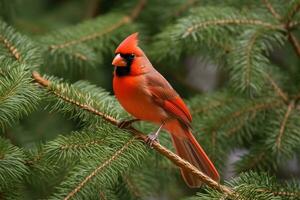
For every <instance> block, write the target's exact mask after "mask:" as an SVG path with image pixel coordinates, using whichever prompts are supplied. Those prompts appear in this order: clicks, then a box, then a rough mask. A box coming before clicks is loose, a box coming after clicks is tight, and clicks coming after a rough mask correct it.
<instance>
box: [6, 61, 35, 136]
mask: <svg viewBox="0 0 300 200" xmlns="http://www.w3.org/2000/svg"><path fill="white" fill-rule="evenodd" d="M0 63H1V65H2V67H3V68H2V69H3V70H5V71H4V76H0V85H1V87H0V113H1V114H0V127H1V129H2V131H3V130H4V129H5V128H6V127H7V126H12V125H13V123H15V122H16V121H17V120H19V119H20V118H22V117H23V116H24V115H28V114H29V113H30V112H32V111H33V110H34V109H35V108H36V106H37V104H38V102H39V99H40V94H39V92H38V91H37V90H36V88H35V86H34V85H33V84H32V83H31V81H32V79H31V78H30V76H29V75H30V72H28V67H27V66H26V65H24V64H20V65H19V64H18V65H19V66H18V65H17V63H14V64H11V63H10V62H1V60H0Z"/></svg>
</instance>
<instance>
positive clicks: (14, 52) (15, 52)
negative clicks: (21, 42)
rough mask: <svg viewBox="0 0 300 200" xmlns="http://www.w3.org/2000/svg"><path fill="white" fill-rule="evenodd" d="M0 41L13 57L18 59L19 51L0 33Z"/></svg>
mask: <svg viewBox="0 0 300 200" xmlns="http://www.w3.org/2000/svg"><path fill="white" fill-rule="evenodd" d="M0 42H3V44H4V45H5V47H6V48H7V49H8V50H9V52H10V53H11V54H12V55H13V57H15V59H16V60H18V61H19V60H20V59H21V58H20V53H19V51H18V49H17V48H16V47H15V46H13V44H11V43H10V42H9V41H8V39H7V38H5V37H4V36H3V35H0Z"/></svg>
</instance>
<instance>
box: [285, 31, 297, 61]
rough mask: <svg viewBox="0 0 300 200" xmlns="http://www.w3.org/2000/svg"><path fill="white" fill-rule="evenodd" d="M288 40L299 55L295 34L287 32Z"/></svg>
mask: <svg viewBox="0 0 300 200" xmlns="http://www.w3.org/2000/svg"><path fill="white" fill-rule="evenodd" d="M288 40H289V41H290V43H291V44H292V46H293V48H294V50H295V52H296V54H297V55H298V57H300V43H299V41H298V39H297V38H296V36H295V35H294V34H293V33H291V32H288Z"/></svg>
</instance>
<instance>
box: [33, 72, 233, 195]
mask: <svg viewBox="0 0 300 200" xmlns="http://www.w3.org/2000/svg"><path fill="white" fill-rule="evenodd" d="M32 75H33V78H34V79H35V81H36V82H37V83H39V84H40V85H41V86H43V87H45V88H49V87H50V85H51V83H50V82H49V81H48V80H46V79H44V78H42V77H41V76H40V75H39V74H38V73H37V72H33V74H32ZM50 92H51V91H50ZM58 97H60V96H58ZM66 101H67V102H70V103H74V104H75V105H76V106H78V107H80V108H81V109H84V110H86V111H88V112H90V113H92V114H95V115H98V116H100V117H101V118H103V119H105V120H106V121H107V122H109V123H111V124H112V125H115V126H117V125H118V121H117V120H116V119H115V118H113V117H110V116H107V115H105V114H104V113H102V112H100V111H98V110H95V109H94V108H91V107H90V106H89V105H86V104H78V103H76V102H74V101H72V100H68V99H66ZM126 130H128V131H130V132H131V133H133V134H134V135H135V138H137V139H139V140H142V141H143V142H146V141H147V136H145V134H143V133H141V132H140V131H138V130H137V129H135V128H133V127H128V128H126ZM152 147H153V148H154V149H155V150H156V151H158V152H159V153H160V154H162V155H164V156H165V157H167V158H168V159H169V160H171V161H172V162H173V163H174V164H175V165H177V166H178V167H180V168H182V169H185V170H187V171H189V172H191V173H193V174H194V175H195V176H197V177H198V178H199V179H201V180H202V181H203V182H204V183H206V184H207V185H208V186H209V187H212V188H214V189H216V190H218V191H221V192H223V193H225V194H227V195H229V196H231V195H233V192H232V189H230V188H227V187H226V186H223V185H220V184H219V183H217V182H216V181H214V180H212V179H211V178H210V177H208V176H206V175H205V174H204V173H202V172H201V171H199V170H198V169H197V168H196V167H194V166H193V165H191V164H190V163H189V162H187V161H185V160H183V159H182V158H180V157H179V156H177V155H176V154H174V153H173V152H171V151H170V150H168V149H166V148H165V147H163V146H162V145H160V144H159V143H158V142H154V143H153V145H152ZM80 188H81V186H80ZM76 191H77V190H76Z"/></svg>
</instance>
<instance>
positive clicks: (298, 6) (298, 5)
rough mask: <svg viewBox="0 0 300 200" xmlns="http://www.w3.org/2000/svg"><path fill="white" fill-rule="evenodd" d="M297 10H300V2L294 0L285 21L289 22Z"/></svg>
mask: <svg viewBox="0 0 300 200" xmlns="http://www.w3.org/2000/svg"><path fill="white" fill-rule="evenodd" d="M299 10H300V2H299V1H298V0H296V1H295V2H294V3H293V4H292V7H291V8H290V10H289V12H288V13H287V15H286V19H287V21H288V22H290V21H291V20H292V18H293V17H294V16H295V15H296V14H297V12H298V11H299Z"/></svg>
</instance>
